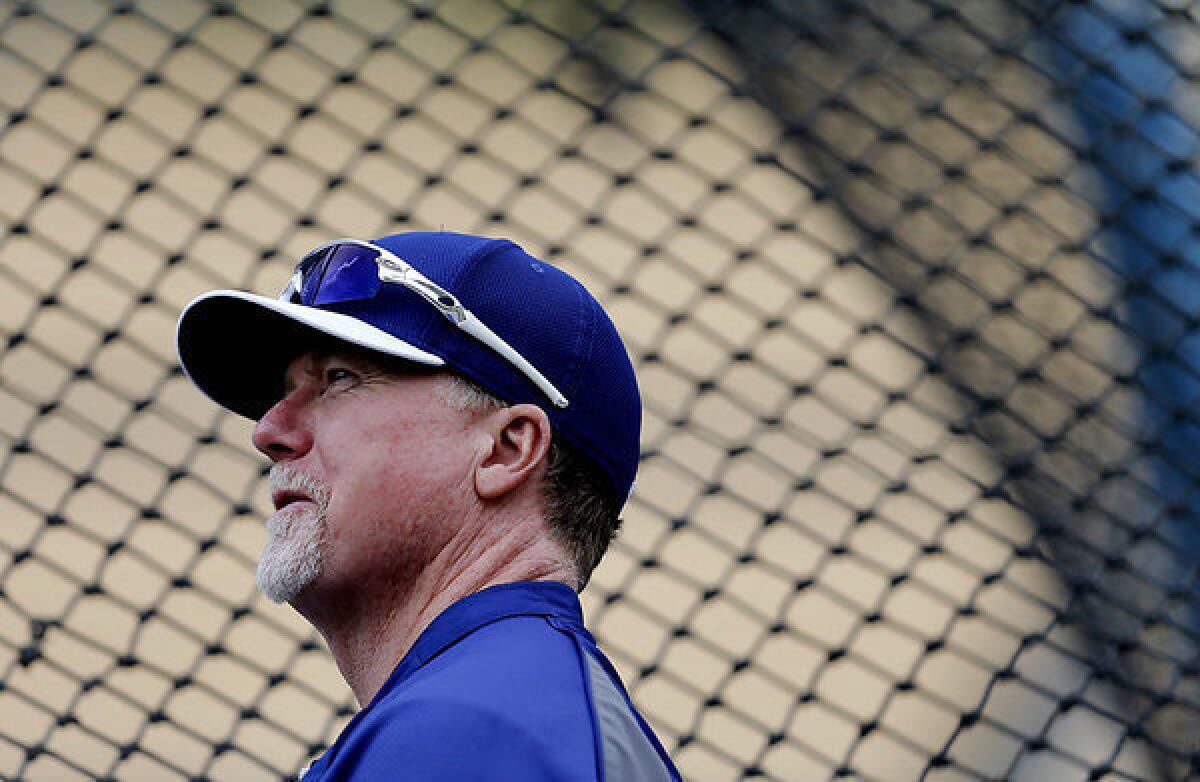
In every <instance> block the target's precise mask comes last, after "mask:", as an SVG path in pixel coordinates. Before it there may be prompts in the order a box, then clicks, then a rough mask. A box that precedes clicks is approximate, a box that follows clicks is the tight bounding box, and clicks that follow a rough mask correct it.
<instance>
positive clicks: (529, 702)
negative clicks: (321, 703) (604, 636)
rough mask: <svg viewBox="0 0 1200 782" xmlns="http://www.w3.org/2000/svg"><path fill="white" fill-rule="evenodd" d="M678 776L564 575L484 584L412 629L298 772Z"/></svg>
mask: <svg viewBox="0 0 1200 782" xmlns="http://www.w3.org/2000/svg"><path fill="white" fill-rule="evenodd" d="M368 780H404V782H434V781H435V780H439V781H440V780H446V781H447V782H448V781H449V780H453V781H454V782H471V781H472V780H481V781H482V780H489V782H490V781H493V780H522V781H523V782H551V781H552V780H553V781H554V782H568V781H569V782H583V781H584V780H587V781H588V782H593V781H594V782H605V781H606V782H618V781H619V782H643V781H645V782H680V776H679V772H678V771H677V770H676V769H675V766H674V765H673V764H672V763H671V760H670V758H669V757H668V756H667V753H666V752H665V751H664V750H663V748H662V745H661V744H659V742H658V739H657V738H656V737H655V736H654V733H653V732H652V731H651V730H650V727H649V726H648V725H647V724H646V722H645V720H643V719H642V717H641V715H639V714H638V713H637V710H636V709H634V707H633V704H632V703H631V702H630V700H629V696H628V695H627V694H626V692H625V688H624V687H623V686H622V684H621V682H620V679H619V678H618V677H617V673H616V671H615V670H614V669H613V666H612V664H611V663H610V662H609V661H608V659H607V658H606V657H605V656H604V655H603V654H602V653H601V652H600V650H599V649H598V648H597V647H596V642H595V639H593V638H592V636H591V634H590V633H589V632H588V631H587V630H586V629H584V626H583V615H582V612H581V611H580V607H579V599H578V598H577V597H576V595H575V593H574V592H573V591H572V590H571V589H570V587H568V586H566V585H564V584H559V583H554V582H548V581H539V582H532V581H529V582H520V583H515V584H503V585H500V586H495V587H490V588H488V589H485V590H483V591H482V592H478V593H476V594H473V595H470V596H469V597H465V598H463V599H462V600H459V601H458V602H457V603H455V604H454V605H452V606H450V607H449V608H448V609H446V610H445V611H444V612H442V614H441V615H439V616H438V617H437V619H435V620H434V621H433V623H432V624H430V625H429V627H427V628H426V629H425V632H423V633H421V636H420V638H418V639H417V642H416V644H414V645H413V647H412V649H411V650H410V651H409V652H408V654H407V655H405V656H404V659H403V660H401V661H400V664H399V665H398V666H397V667H396V669H395V670H394V671H393V672H392V675H391V676H390V677H388V680H387V682H385V683H384V685H383V687H381V688H380V690H379V692H378V693H376V694H375V697H374V698H373V699H372V700H371V702H370V703H369V704H368V705H367V706H366V708H364V709H362V710H361V711H360V712H358V714H356V715H355V716H354V718H353V719H352V720H351V721H350V723H349V724H348V725H347V726H346V728H345V730H343V731H342V734H341V735H340V736H338V739H337V741H336V742H334V744H333V746H332V747H330V748H329V749H328V750H327V751H326V752H325V754H324V755H322V756H321V758H320V759H319V760H317V761H316V762H315V763H314V764H313V765H312V767H311V768H310V769H309V770H308V772H307V773H306V774H305V775H304V777H303V782H367V781H368Z"/></svg>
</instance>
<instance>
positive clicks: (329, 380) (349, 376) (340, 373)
mask: <svg viewBox="0 0 1200 782" xmlns="http://www.w3.org/2000/svg"><path fill="white" fill-rule="evenodd" d="M354 377H355V374H354V373H353V372H351V371H350V370H349V369H342V368H341V367H330V368H329V369H327V370H325V385H327V386H331V385H333V384H334V383H336V382H338V381H339V380H353V379H354Z"/></svg>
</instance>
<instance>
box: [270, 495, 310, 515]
mask: <svg viewBox="0 0 1200 782" xmlns="http://www.w3.org/2000/svg"><path fill="white" fill-rule="evenodd" d="M271 501H272V502H273V503H275V510H276V512H278V511H281V510H283V509H284V508H286V507H287V506H288V505H291V504H292V503H296V502H312V498H311V497H309V496H308V495H307V494H301V493H300V492H295V491H282V492H279V493H278V494H275V495H273V496H272V497H271Z"/></svg>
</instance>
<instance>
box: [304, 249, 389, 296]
mask: <svg viewBox="0 0 1200 782" xmlns="http://www.w3.org/2000/svg"><path fill="white" fill-rule="evenodd" d="M378 255H379V253H378V251H376V250H374V249H373V248H370V247H363V246H361V245H357V244H335V245H333V246H332V247H326V248H324V249H322V250H319V251H317V252H314V253H312V254H311V255H309V256H308V257H306V258H305V259H304V260H303V261H301V262H300V271H301V272H303V274H304V286H303V287H302V288H301V290H300V301H301V302H302V303H303V304H307V305H309V306H314V305H318V304H330V303H333V302H339V301H354V300H356V299H369V298H371V297H372V296H374V295H375V294H376V293H378V292H379V286H380V285H381V284H382V283H381V282H380V280H379V272H378V270H377V267H376V265H375V258H376V257H378ZM306 265H307V266H306Z"/></svg>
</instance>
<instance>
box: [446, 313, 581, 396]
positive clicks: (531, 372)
mask: <svg viewBox="0 0 1200 782" xmlns="http://www.w3.org/2000/svg"><path fill="white" fill-rule="evenodd" d="M462 312H463V314H464V315H465V317H464V318H463V320H461V321H456V325H457V326H458V327H459V328H460V329H462V330H463V331H465V332H467V333H468V334H470V335H471V336H472V337H474V338H475V339H477V340H479V341H480V342H482V343H483V344H485V345H487V346H488V347H490V348H491V349H492V350H494V351H496V352H497V353H499V354H500V355H501V356H503V357H504V358H505V359H507V360H508V362H509V363H510V364H512V365H513V366H514V367H516V368H517V369H519V370H521V372H522V373H524V375H525V376H526V377H527V378H529V379H530V380H532V381H533V383H534V385H536V386H537V387H538V388H539V389H541V391H542V393H544V394H545V395H546V396H548V397H550V401H551V402H553V403H554V406H555V407H558V408H564V407H566V406H567V404H568V403H567V398H566V397H565V396H563V395H562V394H561V393H560V392H559V390H558V389H557V388H555V387H554V384H553V383H551V382H550V381H549V380H547V379H546V377H545V375H543V374H542V373H541V372H538V371H537V369H536V368H535V367H534V366H533V364H530V363H529V362H528V361H526V360H525V357H524V356H522V355H521V354H520V353H518V352H517V351H515V350H513V349H512V347H511V346H510V345H509V344H508V343H507V342H505V341H504V340H502V339H501V338H500V337H499V336H497V335H496V332H494V331H492V330H491V329H489V328H488V327H487V326H486V325H484V323H483V321H481V320H480V319H479V318H477V317H475V315H474V314H473V313H472V312H471V311H470V310H468V309H463V310H462Z"/></svg>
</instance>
